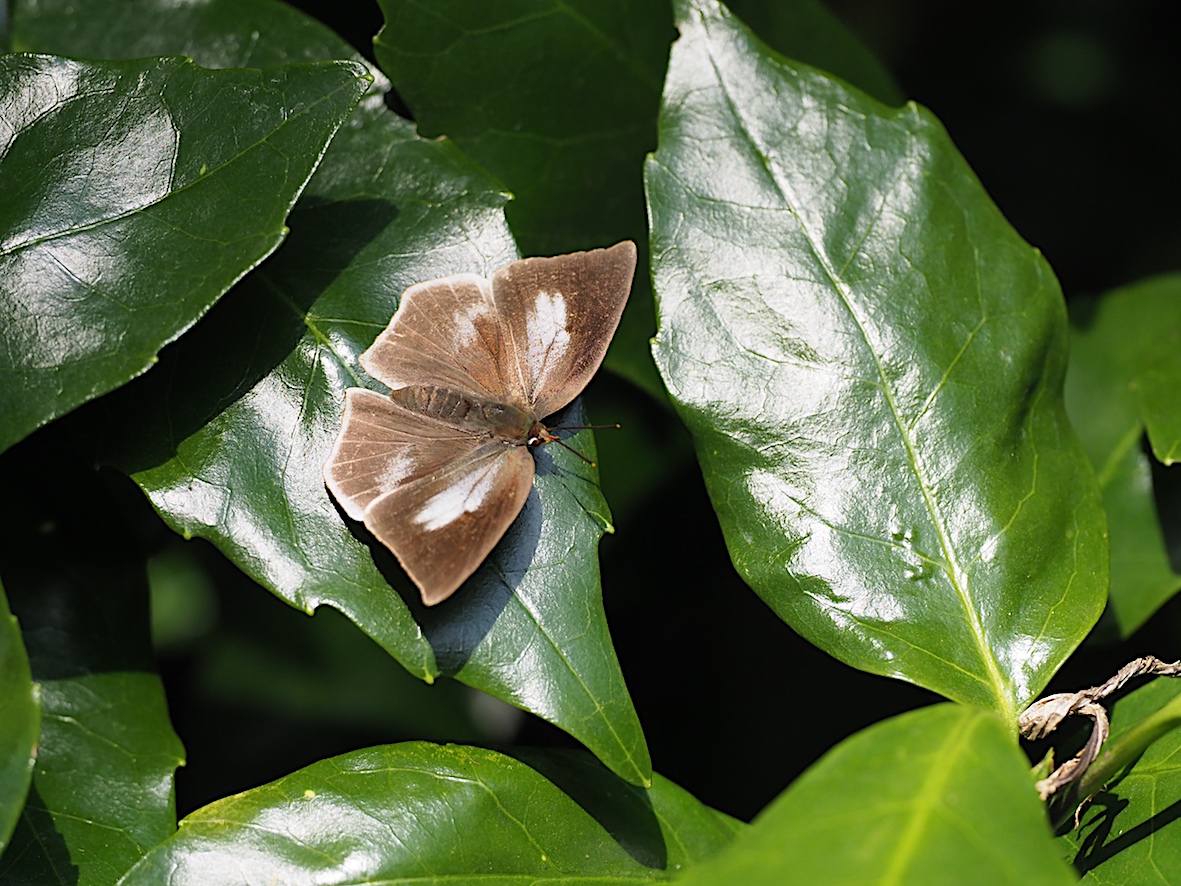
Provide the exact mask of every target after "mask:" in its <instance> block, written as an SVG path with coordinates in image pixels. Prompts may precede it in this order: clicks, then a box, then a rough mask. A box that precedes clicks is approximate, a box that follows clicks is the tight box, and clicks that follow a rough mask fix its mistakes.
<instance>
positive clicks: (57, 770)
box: [0, 428, 184, 886]
mask: <svg viewBox="0 0 1181 886" xmlns="http://www.w3.org/2000/svg"><path fill="white" fill-rule="evenodd" d="M55 430H56V429H52V428H51V429H47V431H48V432H50V433H47V432H45V431H43V432H41V433H39V434H37V435H35V436H34V437H32V438H30V439H29V440H28V441H27V442H26V443H25V444H24V445H21V446H17V447H15V448H13V449H11V450H10V451H9V452H8V453H6V454H5V457H4V459H3V462H2V463H0V478H3V479H2V480H0V487H2V488H0V500H3V501H5V502H7V503H9V504H10V507H9V508H6V509H5V510H4V512H3V513H2V514H0V536H2V537H3V538H4V539H5V546H4V547H3V549H2V552H0V575H2V576H3V578H4V581H5V584H6V585H7V587H8V589H9V595H10V599H11V601H12V607H13V610H14V611H15V612H16V613H17V614H18V616H19V617H20V619H21V624H22V626H23V627H24V632H25V638H26V643H27V645H28V648H29V659H30V662H31V664H32V671H33V676H34V677H35V678H36V680H37V681H38V682H39V683H40V684H41V697H42V708H43V711H44V716H43V718H42V721H41V735H40V741H39V750H38V753H37V765H36V769H35V772H34V777H33V788H32V791H31V792H30V796H29V802H28V804H27V805H26V807H25V810H24V814H23V815H22V817H21V822H20V825H19V826H18V827H17V830H16V832H15V833H14V835H13V842H12V845H11V846H10V847H9V850H8V852H6V853H5V855H4V857H3V858H0V882H3V883H49V882H71V883H73V882H76V883H79V884H83V886H85V884H109V883H114V882H115V881H116V880H117V879H118V878H119V877H120V876H122V875H123V874H124V873H125V872H126V871H127V869H128V868H130V867H131V866H132V865H133V864H134V863H135V862H137V861H139V859H140V858H142V857H143V855H144V854H145V853H146V852H147V851H148V849H150V848H151V847H153V846H155V845H156V844H157V843H158V842H160V841H161V840H163V839H164V838H166V837H168V836H169V835H171V834H172V833H173V832H174V831H175V829H176V809H175V804H174V799H173V775H174V772H175V770H176V767H177V766H179V765H180V764H181V763H182V762H183V755H184V749H183V748H182V747H181V745H180V741H179V739H178V738H177V737H176V734H175V733H174V732H173V731H172V726H171V724H170V722H169V719H168V708H167V705H166V704H165V700H164V692H163V687H162V686H161V683H160V679H159V677H158V676H157V675H156V673H155V663H154V660H153V655H152V649H151V645H150V642H149V640H150V638H149V633H148V591H147V581H146V574H145V570H144V561H143V557H142V554H141V553H140V552H139V551H138V550H137V549H136V547H135V544H134V542H133V537H134V536H133V533H132V532H131V531H130V528H129V527H128V526H127V525H126V524H125V523H124V521H123V520H121V519H120V517H119V514H118V513H117V512H114V511H113V509H112V502H111V500H110V496H109V495H108V494H106V491H105V490H104V489H103V488H102V487H101V485H100V484H99V483H98V481H97V479H96V477H95V473H94V471H93V470H92V469H91V468H90V467H89V466H86V465H83V464H81V463H80V462H79V461H78V460H77V457H76V456H74V455H72V454H71V453H69V451H68V450H67V449H66V448H65V447H63V446H61V445H60V444H59V443H58V435H57V434H54V433H52V432H53V431H55ZM124 482H126V481H124Z"/></svg>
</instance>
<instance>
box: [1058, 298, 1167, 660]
mask: <svg viewBox="0 0 1181 886" xmlns="http://www.w3.org/2000/svg"><path fill="white" fill-rule="evenodd" d="M1071 317H1072V321H1073V322H1072V336H1071V349H1070V370H1069V372H1068V373H1067V375H1066V407H1067V410H1068V412H1069V413H1070V418H1071V421H1072V422H1073V423H1074V426H1075V428H1076V429H1077V431H1078V434H1079V437H1080V438H1081V439H1082V441H1083V446H1084V447H1085V448H1086V450H1087V454H1088V455H1089V456H1090V458H1091V463H1092V464H1093V465H1094V466H1095V472H1096V473H1097V474H1098V475H1099V487H1100V489H1101V490H1102V491H1103V505H1104V507H1105V508H1106V509H1107V519H1108V523H1109V524H1110V526H1111V591H1110V603H1109V607H1108V615H1107V616H1105V618H1104V623H1105V624H1106V622H1107V619H1108V618H1110V619H1111V620H1112V622H1113V626H1114V630H1115V631H1116V632H1117V633H1118V634H1119V636H1121V637H1127V636H1129V635H1131V634H1132V632H1133V631H1135V630H1136V629H1137V628H1139V627H1140V626H1141V625H1142V624H1144V622H1145V621H1147V620H1148V617H1149V616H1150V615H1152V613H1153V612H1155V611H1156V609H1157V608H1158V607H1159V606H1160V605H1161V604H1162V603H1164V602H1165V601H1166V600H1167V599H1169V598H1170V597H1171V596H1173V594H1175V593H1176V592H1177V590H1178V589H1179V588H1181V575H1178V574H1177V573H1176V572H1175V571H1174V569H1173V566H1172V564H1171V562H1170V559H1169V552H1168V548H1167V545H1166V543H1165V538H1164V534H1163V532H1162V530H1161V523H1160V518H1159V516H1158V515H1157V508H1156V503H1155V501H1154V500H1153V485H1152V465H1151V462H1150V458H1149V456H1148V455H1147V453H1145V452H1144V451H1143V449H1142V448H1141V445H1140V443H1141V439H1142V438H1143V436H1144V434H1145V431H1146V430H1147V432H1148V437H1149V440H1150V441H1151V443H1152V448H1153V452H1154V453H1155V455H1156V457H1157V458H1158V459H1159V460H1161V461H1163V462H1164V463H1165V464H1170V463H1171V462H1172V460H1173V459H1174V457H1175V455H1176V453H1177V452H1178V451H1179V450H1181V424H1179V422H1181V418H1178V417H1179V416H1181V275H1170V276H1165V277H1157V278H1154V279H1151V280H1146V281H1143V282H1141V283H1136V284H1134V285H1132V286H1127V287H1124V288H1122V289H1118V290H1116V291H1114V292H1111V293H1108V294H1107V295H1105V296H1103V297H1102V298H1099V299H1078V300H1077V301H1075V302H1073V303H1072V310H1071Z"/></svg>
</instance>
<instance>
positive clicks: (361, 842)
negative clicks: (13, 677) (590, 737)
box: [123, 743, 740, 886]
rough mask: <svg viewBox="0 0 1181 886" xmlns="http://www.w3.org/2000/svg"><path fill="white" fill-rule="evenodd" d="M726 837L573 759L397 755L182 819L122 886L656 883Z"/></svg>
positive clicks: (276, 786) (425, 752)
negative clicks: (160, 885) (161, 885)
mask: <svg viewBox="0 0 1181 886" xmlns="http://www.w3.org/2000/svg"><path fill="white" fill-rule="evenodd" d="M737 827H740V825H739V824H738V823H737V822H735V821H734V820H733V819H729V818H727V817H726V816H723V815H721V814H719V813H717V812H714V811H713V810H711V809H709V808H708V807H706V806H703V805H701V804H700V803H698V802H697V801H696V800H694V799H693V798H692V797H691V796H690V795H689V794H687V793H685V792H684V791H682V790H681V789H680V788H678V787H676V786H675V785H673V784H672V783H671V782H669V781H667V780H665V779H662V778H659V777H658V778H657V779H656V782H655V784H654V785H653V787H652V789H651V790H650V791H645V790H643V789H640V788H635V787H633V786H631V785H628V784H625V783H623V782H621V781H619V780H618V779H615V778H614V777H613V776H611V775H610V774H609V773H608V772H606V770H604V769H603V768H602V767H601V766H599V765H598V764H596V763H595V762H593V761H592V760H590V759H589V758H587V757H585V756H584V755H574V754H568V753H562V752H550V753H539V752H533V753H528V754H521V755H518V756H517V757H516V758H514V757H510V756H505V755H504V754H500V753H497V752H495V751H489V750H484V749H482V748H471V747H463V746H460V745H447V746H439V745H430V744H425V743H408V744H402V745H390V746H387V747H379V748H370V749H368V750H364V751H357V752H355V753H352V754H346V755H344V756H342V757H335V758H333V759H331V760H324V761H322V762H320V763H316V764H313V765H312V766H309V767H308V768H306V769H303V770H301V771H299V772H296V773H293V774H292V775H290V776H287V777H286V778H284V779H281V780H280V781H277V782H274V783H273V784H269V785H264V786H263V787H260V788H256V789H255V790H252V791H246V792H245V793H242V794H239V795H237V796H235V797H230V798H227V799H225V800H221V801H219V802H217V803H213V804H211V805H209V806H207V807H205V808H204V809H200V810H198V811H197V812H194V813H193V814H192V815H190V816H188V817H187V818H185V819H184V820H183V821H182V822H181V825H180V830H179V832H178V833H177V835H176V836H175V837H174V838H172V839H171V840H168V841H167V842H165V843H164V844H162V845H161V846H160V847H159V848H158V849H157V850H156V851H154V852H153V853H151V854H150V855H149V856H148V857H147V858H145V859H144V860H143V862H141V863H140V865H139V866H138V867H136V868H135V869H134V870H133V871H131V873H130V874H129V875H128V877H127V878H126V879H125V880H124V881H123V884H124V886H136V884H145V886H146V884H152V886H155V884H158V883H160V882H163V881H165V880H166V881H167V882H168V883H169V884H171V886H183V884H190V883H191V884H202V886H204V884H208V883H218V884H219V886H233V884H238V883H241V884H246V883H256V882H260V881H261V882H283V883H313V882H314V883H317V884H321V886H325V884H332V883H341V884H344V883H376V882H432V883H469V882H479V883H489V884H506V886H507V884H510V883H522V882H527V883H535V884H541V883H554V884H558V883H574V882H578V883H588V882H594V883H604V884H605V883H626V882H648V881H667V880H668V879H669V876H670V874H673V873H675V872H677V871H679V870H681V869H683V868H685V867H688V866H690V865H692V864H694V863H696V862H698V861H700V860H702V859H704V858H706V857H708V856H709V855H710V854H712V853H713V852H716V851H717V850H718V849H719V848H721V847H722V846H724V845H725V844H726V843H727V842H729V840H730V839H731V838H732V836H733V834H734V831H735V829H736V828H737Z"/></svg>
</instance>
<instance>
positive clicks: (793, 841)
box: [677, 705, 1075, 886]
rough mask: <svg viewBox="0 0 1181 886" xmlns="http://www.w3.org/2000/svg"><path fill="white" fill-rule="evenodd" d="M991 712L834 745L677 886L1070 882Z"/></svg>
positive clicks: (944, 716) (897, 721) (873, 732)
mask: <svg viewBox="0 0 1181 886" xmlns="http://www.w3.org/2000/svg"><path fill="white" fill-rule="evenodd" d="M1074 881H1075V880H1074V877H1073V876H1071V872H1070V868H1069V866H1068V865H1066V864H1064V863H1063V862H1062V860H1061V858H1060V856H1059V853H1058V851H1057V849H1056V848H1055V845H1054V840H1053V839H1052V836H1051V834H1050V828H1049V826H1048V825H1047V823H1046V818H1045V813H1044V811H1043V809H1042V806H1041V804H1040V803H1039V802H1038V799H1037V793H1036V792H1035V791H1034V789H1033V784H1032V782H1031V781H1030V778H1029V762H1028V761H1027V760H1026V759H1025V757H1024V756H1023V755H1022V754H1021V752H1020V751H1019V750H1018V749H1017V748H1016V747H1015V745H1014V744H1013V739H1012V736H1011V734H1010V733H1009V730H1008V727H1007V726H1006V724H1004V723H1003V722H1001V720H1000V719H999V718H998V717H997V715H996V714H995V713H993V712H991V711H982V710H980V709H978V708H971V707H965V706H954V705H935V706H933V707H929V708H924V709H922V710H919V711H913V712H911V713H909V714H903V715H902V716H900V717H895V718H893V719H892V720H887V721H885V722H884V723H879V724H877V725H876V726H872V727H870V728H869V729H866V730H865V731H863V732H859V733H858V734H857V735H855V736H853V737H852V738H850V739H848V740H846V741H844V742H842V743H841V744H839V745H837V747H835V748H834V749H833V750H831V751H829V752H828V753H827V754H826V755H825V756H824V757H823V758H822V759H821V760H820V761H819V762H818V763H816V764H815V765H814V766H812V768H810V769H809V770H808V771H807V772H805V773H804V774H803V775H802V776H800V778H799V779H798V780H797V781H796V782H795V783H794V784H792V786H791V787H790V788H788V789H787V791H786V792H784V793H783V794H782V795H781V796H780V797H779V798H778V799H777V800H775V802H774V803H772V804H771V805H770V806H769V807H768V808H767V809H766V810H765V811H764V812H763V813H762V814H761V815H760V816H759V817H758V818H757V819H755V821H754V822H753V823H752V824H751V826H750V828H749V829H748V830H746V831H745V832H744V833H742V834H740V835H739V837H738V838H737V839H736V840H735V841H734V842H733V843H732V844H730V846H729V847H728V848H726V849H724V850H722V851H721V852H719V853H718V854H717V855H716V856H714V857H713V858H712V859H710V860H709V861H707V862H705V863H704V864H701V865H699V866H698V867H696V868H695V869H693V870H691V871H690V872H689V873H688V875H687V876H685V877H683V878H682V879H681V880H678V881H677V882H678V883H684V884H685V886H690V884H693V886H696V884H700V886H706V884H708V886H760V884H764V883H765V884H768V886H770V884H776V886H778V884H781V883H824V884H831V886H836V884H845V883H848V884H853V883H891V884H907V883H913V884H916V886H928V884H932V883H955V884H957V886H969V884H974V883H978V884H981V886H994V884H1001V883H1011V884H1014V886H1017V884H1020V886H1033V884H1051V883H1073V882H1074Z"/></svg>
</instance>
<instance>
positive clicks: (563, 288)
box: [492, 241, 636, 418]
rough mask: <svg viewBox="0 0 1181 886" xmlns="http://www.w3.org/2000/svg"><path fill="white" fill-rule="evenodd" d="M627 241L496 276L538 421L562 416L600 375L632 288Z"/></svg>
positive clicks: (535, 261)
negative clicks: (548, 416)
mask: <svg viewBox="0 0 1181 886" xmlns="http://www.w3.org/2000/svg"><path fill="white" fill-rule="evenodd" d="M635 269H636V247H635V244H634V243H632V242H630V241H625V242H623V243H618V244H616V245H615V246H612V247H611V248H610V249H595V250H592V251H590V252H576V253H574V254H573V255H559V256H555V257H554V258H527V259H524V260H523V261H518V262H513V263H512V264H511V265H509V266H508V267H506V268H501V269H500V270H498V271H496V272H495V273H494V274H493V275H492V297H493V299H494V301H495V302H496V309H497V312H498V313H499V315H500V316H501V318H502V322H503V324H504V328H505V329H506V331H507V335H508V338H509V341H510V343H511V344H510V346H509V347H510V348H511V351H512V352H513V354H514V357H515V360H514V361H513V364H514V365H515V367H516V369H517V372H518V373H519V375H520V381H519V382H518V384H519V385H520V387H521V388H522V389H523V391H524V398H525V402H526V403H527V404H528V406H529V408H530V409H531V410H532V411H533V413H534V417H535V418H544V417H545V416H547V415H550V414H552V413H554V412H557V411H558V410H559V409H561V408H562V407H563V406H565V405H566V404H568V403H569V402H570V401H571V400H573V399H574V398H575V397H577V396H578V394H579V393H580V392H581V391H582V389H583V388H585V387H586V385H587V382H589V381H590V379H591V376H593V375H594V374H595V372H596V371H598V368H599V365H600V364H601V363H602V362H603V356H604V355H605V354H606V353H607V345H608V344H610V343H611V337H612V336H613V335H614V334H615V329H616V327H617V326H618V325H619V317H620V315H621V314H622V313H623V306H624V304H626V302H627V296H628V293H629V292H630V291H631V283H632V275H633V274H634V273H635Z"/></svg>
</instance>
